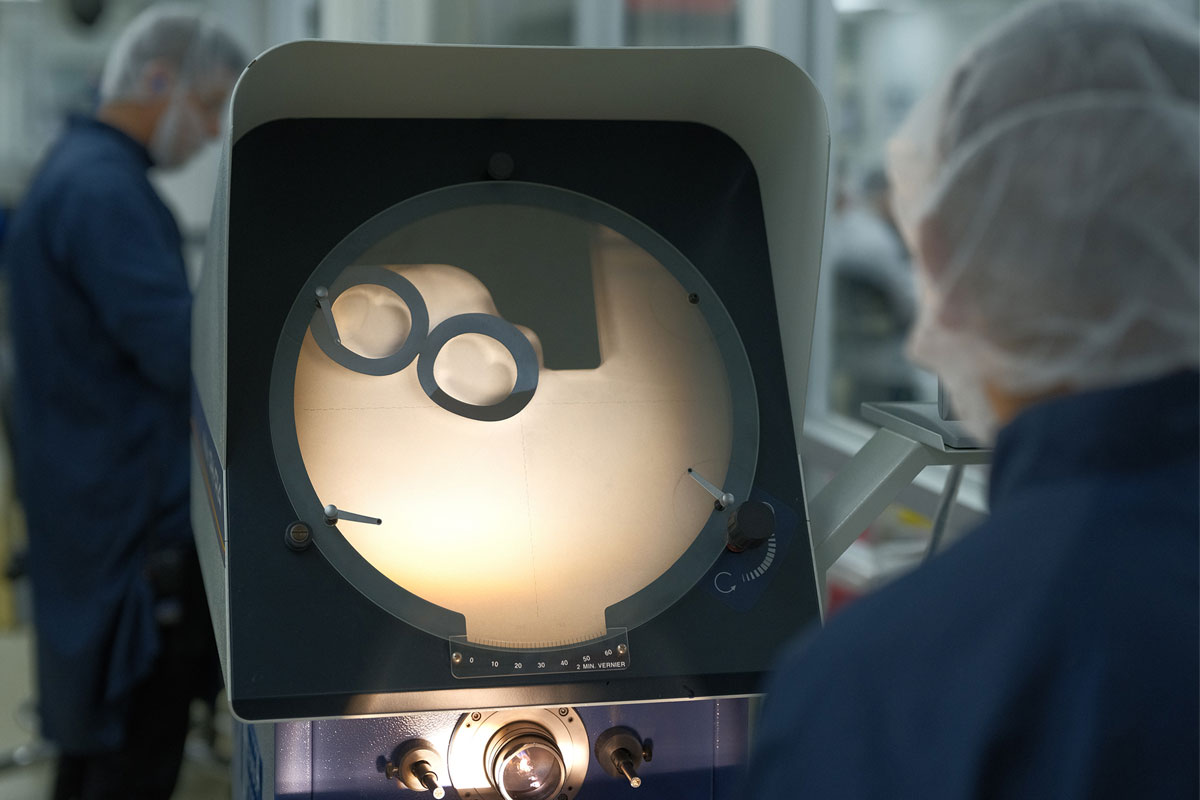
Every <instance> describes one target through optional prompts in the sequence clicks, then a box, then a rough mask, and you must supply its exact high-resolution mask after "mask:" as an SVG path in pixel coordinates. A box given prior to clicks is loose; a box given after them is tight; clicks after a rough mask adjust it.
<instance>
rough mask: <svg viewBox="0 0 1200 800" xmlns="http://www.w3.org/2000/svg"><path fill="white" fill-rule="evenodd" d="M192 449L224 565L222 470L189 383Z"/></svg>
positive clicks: (196, 395)
mask: <svg viewBox="0 0 1200 800" xmlns="http://www.w3.org/2000/svg"><path fill="white" fill-rule="evenodd" d="M192 447H193V449H194V450H195V453H196V464H197V465H198V466H199V467H200V468H201V474H202V477H203V478H204V488H205V489H206V491H207V493H208V507H209V511H211V512H212V517H213V526H214V528H215V529H216V533H217V545H218V547H220V549H221V562H222V563H224V562H225V469H224V468H223V467H222V466H221V459H220V457H219V456H218V455H217V445H216V443H215V442H214V441H213V437H212V431H211V430H209V427H208V420H207V419H206V418H205V416H204V406H203V404H201V402H200V392H199V390H198V389H197V388H196V382H195V381H194V380H193V381H192Z"/></svg>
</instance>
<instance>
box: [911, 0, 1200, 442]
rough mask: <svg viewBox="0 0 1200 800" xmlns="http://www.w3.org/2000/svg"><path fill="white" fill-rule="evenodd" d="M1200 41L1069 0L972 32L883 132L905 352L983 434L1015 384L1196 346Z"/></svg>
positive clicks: (1057, 386) (1170, 25)
mask: <svg viewBox="0 0 1200 800" xmlns="http://www.w3.org/2000/svg"><path fill="white" fill-rule="evenodd" d="M1198 81H1200V49H1198V44H1197V31H1196V27H1195V25H1194V24H1192V23H1190V22H1188V21H1185V20H1183V19H1181V18H1180V19H1176V18H1175V17H1174V16H1172V15H1168V14H1167V13H1166V12H1164V11H1162V10H1161V9H1156V8H1154V7H1153V6H1152V5H1150V4H1148V3H1142V4H1141V5H1139V6H1132V5H1124V4H1118V3H1111V2H1096V1H1095V0H1093V1H1091V2H1088V1H1087V0H1066V1H1064V2H1053V3H1039V4H1035V5H1032V6H1028V7H1026V8H1024V9H1022V10H1021V11H1020V12H1018V13H1017V14H1016V15H1015V16H1014V17H1012V18H1011V19H1010V20H1009V21H1008V22H1007V23H1005V24H1003V25H1002V26H1000V27H999V28H998V29H996V30H995V31H993V32H992V33H991V34H990V35H987V36H985V38H984V39H983V40H982V41H981V42H979V43H978V44H976V45H975V46H974V47H973V48H971V50H970V51H969V52H968V53H967V54H966V55H965V56H964V57H963V58H962V59H961V60H960V62H959V64H958V66H957V67H956V68H955V69H954V70H953V72H952V73H951V75H950V77H949V79H948V80H947V81H946V82H945V83H944V84H943V85H942V86H941V87H940V88H939V89H938V90H937V91H935V92H934V93H933V94H932V95H930V96H929V97H928V98H926V99H925V100H924V101H922V102H921V103H919V104H918V106H917V107H916V108H915V109H914V111H913V112H912V114H911V115H910V117H909V119H908V120H907V121H906V122H905V124H904V125H903V126H902V128H901V130H900V131H899V133H898V134H897V136H896V137H895V138H894V139H893V140H892V142H890V143H889V152H888V158H889V172H890V174H891V178H892V184H893V190H894V204H895V208H896V215H897V219H898V220H899V223H900V226H901V228H902V230H903V231H904V235H905V238H906V239H907V240H908V242H909V244H910V245H911V246H912V247H913V250H914V252H915V253H916V254H917V256H918V259H917V260H918V262H919V263H918V265H917V279H918V284H919V287H920V293H921V309H920V312H919V315H918V320H917V323H916V325H915V326H914V329H913V332H912V335H911V336H910V339H909V352H910V356H911V357H912V358H913V359H914V360H915V361H916V362H918V363H921V364H923V365H925V366H928V367H930V368H932V369H934V370H935V371H937V372H938V374H939V376H940V377H941V378H942V379H943V381H944V382H945V384H946V385H947V387H948V388H949V390H950V394H951V397H952V400H953V401H954V403H955V405H956V406H957V408H958V411H959V412H960V414H961V415H962V416H964V417H965V418H967V421H968V422H970V421H971V418H976V420H977V421H979V420H980V419H982V422H981V423H980V424H977V425H976V426H974V430H975V431H976V433H978V434H980V435H983V436H985V437H988V436H990V434H991V433H992V431H991V430H990V425H991V423H990V421H989V420H988V419H987V417H988V416H989V415H988V404H987V403H986V402H985V401H984V399H983V386H984V383H985V382H988V383H990V384H991V385H992V386H994V387H996V388H999V389H1001V390H1004V391H1007V392H1010V393H1013V394H1016V395H1018V396H1036V395H1038V394H1041V393H1046V392H1053V391H1059V390H1067V391H1079V390H1084V389H1090V388H1098V387H1102V386H1108V385H1116V384H1120V383H1127V382H1132V381H1138V380H1143V379H1148V378H1151V377H1154V376H1158V375H1162V374H1165V373H1168V372H1171V371H1174V370H1177V369H1183V368H1196V367H1197V365H1200V254H1198V252H1197V250H1198V241H1200V221H1198V220H1200V202H1198V184H1200V171H1198V159H1200V106H1198V104H1197V83H1198Z"/></svg>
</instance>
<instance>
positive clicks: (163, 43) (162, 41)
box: [100, 3, 248, 102]
mask: <svg viewBox="0 0 1200 800" xmlns="http://www.w3.org/2000/svg"><path fill="white" fill-rule="evenodd" d="M247 61H248V59H247V58H246V56H245V53H244V51H243V50H242V48H241V46H239V45H238V43H237V41H236V40H234V39H233V37H232V36H230V34H229V33H228V32H227V31H225V30H224V29H223V28H221V27H220V26H218V25H216V24H215V23H214V22H213V21H212V20H210V19H208V18H206V17H205V16H204V15H203V14H202V13H201V11H200V10H199V9H197V8H196V7H194V6H187V5H182V4H176V3H158V4H155V5H152V6H150V7H149V8H148V9H146V10H145V11H143V12H142V13H141V14H139V15H138V16H137V17H136V18H135V19H134V20H133V22H131V23H130V24H129V26H128V27H127V28H126V29H125V30H124V31H123V32H122V33H121V36H120V37H119V38H118V39H117V41H116V43H115V44H114V45H113V48H112V50H111V51H110V52H109V55H108V59H107V60H106V61H105V63H104V72H103V74H102V75H101V78H100V100H101V102H109V101H112V100H144V99H149V98H151V97H153V96H155V95H156V94H158V93H160V92H168V91H170V92H175V93H178V92H179V91H181V90H183V89H185V88H186V87H189V86H194V85H196V84H197V83H201V82H203V81H204V80H205V79H207V78H213V77H220V78H221V79H223V80H232V79H234V78H236V77H237V76H238V75H239V74H241V71H242V69H243V68H244V67H245V66H246V62H247ZM159 65H161V66H163V67H165V68H166V69H167V70H169V71H170V73H171V83H170V85H163V86H154V85H149V84H148V82H147V72H148V68H149V67H152V66H159Z"/></svg>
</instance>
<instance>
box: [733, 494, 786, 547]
mask: <svg viewBox="0 0 1200 800" xmlns="http://www.w3.org/2000/svg"><path fill="white" fill-rule="evenodd" d="M774 533H775V509H774V508H772V507H771V504H770V503H764V502H762V501H760V500H747V501H746V502H745V503H742V504H741V505H740V506H738V507H737V509H736V510H735V511H734V512H733V513H732V514H730V515H729V522H728V523H727V524H726V526H725V547H726V548H728V549H729V550H730V551H732V552H734V553H740V552H742V551H743V550H753V549H754V548H756V547H760V546H761V545H762V544H763V542H765V541H767V539H770V538H771V535H772V534H774Z"/></svg>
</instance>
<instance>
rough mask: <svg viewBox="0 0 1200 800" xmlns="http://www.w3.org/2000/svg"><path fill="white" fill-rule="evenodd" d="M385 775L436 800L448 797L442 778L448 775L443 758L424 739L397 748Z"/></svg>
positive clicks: (410, 740)
mask: <svg viewBox="0 0 1200 800" xmlns="http://www.w3.org/2000/svg"><path fill="white" fill-rule="evenodd" d="M384 774H385V775H386V776H387V777H388V778H390V779H392V780H394V781H399V782H400V783H401V784H403V785H404V786H405V787H407V788H409V789H411V790H413V791H414V792H429V793H430V794H432V795H433V797H434V800H441V798H443V797H445V796H446V790H445V789H443V788H442V785H441V777H440V776H441V775H445V774H446V767H445V764H444V762H443V761H442V756H441V754H439V753H438V751H437V750H435V749H434V748H433V745H432V744H430V743H429V742H427V741H426V740H424V739H409V740H408V741H407V742H404V743H403V744H402V745H400V746H399V747H397V748H396V752H395V754H394V756H393V759H392V760H391V761H389V762H387V765H386V767H385V768H384Z"/></svg>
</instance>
